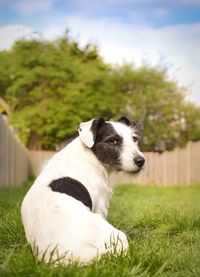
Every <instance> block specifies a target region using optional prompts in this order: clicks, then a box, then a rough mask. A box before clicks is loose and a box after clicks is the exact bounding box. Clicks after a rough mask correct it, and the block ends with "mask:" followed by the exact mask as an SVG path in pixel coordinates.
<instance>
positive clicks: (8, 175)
mask: <svg viewBox="0 0 200 277" xmlns="http://www.w3.org/2000/svg"><path fill="white" fill-rule="evenodd" d="M29 175H30V159H29V155H28V151H27V150H26V148H25V147H24V146H23V145H22V144H21V142H20V141H19V140H18V138H17V137H16V136H15V134H14V132H13V131H12V129H11V128H10V127H9V126H8V124H7V122H6V119H5V117H4V116H2V115H0V187H9V186H19V185H21V184H22V183H23V182H24V181H26V180H27V178H28V176H29Z"/></svg>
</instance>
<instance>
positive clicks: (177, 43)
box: [44, 16, 200, 104]
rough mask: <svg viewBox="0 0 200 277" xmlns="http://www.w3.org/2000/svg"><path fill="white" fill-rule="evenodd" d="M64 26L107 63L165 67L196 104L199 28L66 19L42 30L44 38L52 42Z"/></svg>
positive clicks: (199, 84) (199, 91) (199, 92)
mask: <svg viewBox="0 0 200 277" xmlns="http://www.w3.org/2000/svg"><path fill="white" fill-rule="evenodd" d="M66 26H68V27H69V28H70V29H71V30H72V33H73V34H75V35H76V36H77V37H78V40H79V41H80V42H81V44H85V43H87V42H91V41H92V42H94V43H96V44H98V45H99V46H100V51H101V54H102V56H103V57H104V58H105V59H106V61H107V62H111V63H117V62H122V61H123V60H124V59H125V60H127V61H133V62H134V63H135V64H136V66H140V65H142V63H143V62H144V60H146V62H148V63H149V64H151V65H153V66H155V65H158V64H163V65H167V66H168V68H169V75H170V77H171V78H172V77H173V78H174V79H175V80H177V81H178V83H179V84H180V85H184V86H188V87H189V88H190V89H192V94H191V95H190V96H189V99H190V100H193V101H195V102H197V103H199V104H200V78H199V68H200V56H199V49H200V24H191V25H176V26H168V27H162V28H157V29H156V28H153V27H149V26H138V25H131V24H129V23H122V22H119V21H114V20H113V19H112V20H111V19H88V18H87V19H86V18H81V17H76V16H70V17H67V18H65V19H63V20H62V21H60V23H59V22H57V24H56V27H55V26H54V27H53V28H52V26H49V28H45V29H46V31H45V30H44V34H45V36H46V37H48V38H54V37H55V36H56V33H58V34H62V33H64V30H65V28H66Z"/></svg>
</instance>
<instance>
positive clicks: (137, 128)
mask: <svg viewBox="0 0 200 277" xmlns="http://www.w3.org/2000/svg"><path fill="white" fill-rule="evenodd" d="M117 122H120V123H123V124H125V125H127V126H129V127H131V128H133V129H134V133H135V134H137V136H138V138H139V143H141V141H142V134H141V130H140V125H139V123H138V122H137V121H135V120H129V119H128V118H127V117H125V116H122V117H120V118H119V119H118V120H117Z"/></svg>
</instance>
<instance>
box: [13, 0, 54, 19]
mask: <svg viewBox="0 0 200 277" xmlns="http://www.w3.org/2000/svg"><path fill="white" fill-rule="evenodd" d="M52 5H53V0H17V1H14V2H13V3H12V7H13V8H14V9H15V10H17V11H19V12H20V13H21V14H22V15H25V16H28V15H31V14H34V13H37V12H45V11H48V10H50V8H51V7H52Z"/></svg>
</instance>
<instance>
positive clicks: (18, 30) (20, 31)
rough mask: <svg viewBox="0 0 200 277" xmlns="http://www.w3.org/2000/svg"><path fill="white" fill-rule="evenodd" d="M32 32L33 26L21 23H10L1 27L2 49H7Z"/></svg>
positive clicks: (0, 39) (0, 45)
mask: <svg viewBox="0 0 200 277" xmlns="http://www.w3.org/2000/svg"><path fill="white" fill-rule="evenodd" d="M31 33H32V30H31V28H29V27H26V26H21V25H8V26H4V27H1V28H0V41H1V43H0V50H7V49H9V48H11V47H12V45H13V43H14V42H15V41H16V40H18V39H21V38H26V37H27V36H29V35H30V34H31Z"/></svg>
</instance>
